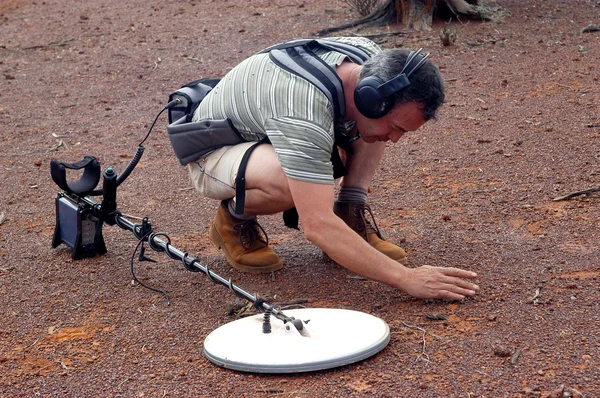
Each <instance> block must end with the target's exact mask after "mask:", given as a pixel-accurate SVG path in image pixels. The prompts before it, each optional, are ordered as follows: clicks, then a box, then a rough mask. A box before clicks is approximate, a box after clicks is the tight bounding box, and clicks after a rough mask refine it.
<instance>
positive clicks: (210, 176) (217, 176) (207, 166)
mask: <svg viewBox="0 0 600 398" xmlns="http://www.w3.org/2000/svg"><path fill="white" fill-rule="evenodd" d="M255 144H256V142H244V143H241V144H238V145H233V146H225V147H223V148H219V149H217V150H216V151H214V152H211V153H210V154H208V155H206V156H204V157H203V158H200V159H198V160H196V161H195V162H191V163H188V165H187V167H188V170H189V172H190V178H191V179H192V184H193V185H194V188H196V190H197V191H198V192H200V194H202V195H203V196H206V197H207V198H211V199H217V200H225V199H229V198H233V197H234V196H235V178H236V177H237V173H238V169H239V168H240V163H241V162H242V157H243V156H244V154H245V153H246V151H247V150H248V148H250V147H251V146H252V145H255Z"/></svg>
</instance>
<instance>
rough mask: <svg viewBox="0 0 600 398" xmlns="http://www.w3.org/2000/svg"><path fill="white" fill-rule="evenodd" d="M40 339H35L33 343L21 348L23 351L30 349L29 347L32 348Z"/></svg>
mask: <svg viewBox="0 0 600 398" xmlns="http://www.w3.org/2000/svg"><path fill="white" fill-rule="evenodd" d="M40 339H41V337H38V338H37V339H35V341H34V342H33V343H31V344H29V345H28V346H27V347H25V348H23V351H25V350H28V349H30V348H31V347H33V346H34V345H36V344H37V342H38V341H40Z"/></svg>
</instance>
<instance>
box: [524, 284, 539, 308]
mask: <svg viewBox="0 0 600 398" xmlns="http://www.w3.org/2000/svg"><path fill="white" fill-rule="evenodd" d="M539 297H540V288H539V287H538V288H537V289H535V293H534V294H533V297H532V298H530V299H529V300H527V302H528V303H530V304H533V305H536V304H539V303H540V302H539V300H538V298H539Z"/></svg>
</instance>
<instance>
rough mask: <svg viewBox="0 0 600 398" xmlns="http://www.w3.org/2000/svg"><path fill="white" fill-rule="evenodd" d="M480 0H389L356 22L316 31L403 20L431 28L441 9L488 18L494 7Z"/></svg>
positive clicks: (409, 25)
mask: <svg viewBox="0 0 600 398" xmlns="http://www.w3.org/2000/svg"><path fill="white" fill-rule="evenodd" d="M478 2H479V0H388V1H386V2H385V3H384V4H382V5H381V6H380V7H379V8H378V9H376V10H375V11H373V12H372V13H371V14H369V15H367V16H366V17H364V18H361V19H359V20H357V21H354V22H350V23H347V24H344V25H341V26H336V27H333V28H327V29H323V30H320V31H318V32H317V35H319V36H322V35H325V34H328V33H331V32H337V31H340V30H344V29H348V28H354V27H356V26H359V25H365V24H366V25H369V26H385V25H389V24H390V23H394V22H395V23H400V24H402V25H403V26H404V27H406V28H409V29H414V30H417V31H424V30H431V25H432V22H433V17H434V14H435V13H436V12H437V11H439V10H444V11H446V12H449V13H450V14H451V15H454V16H456V17H460V16H464V17H467V18H473V19H489V17H490V12H491V10H490V9H489V8H486V7H484V6H478V5H477V4H478Z"/></svg>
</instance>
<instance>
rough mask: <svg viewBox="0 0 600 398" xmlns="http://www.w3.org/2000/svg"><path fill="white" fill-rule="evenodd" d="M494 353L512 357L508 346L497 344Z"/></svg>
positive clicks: (501, 356) (499, 355) (503, 356)
mask: <svg viewBox="0 0 600 398" xmlns="http://www.w3.org/2000/svg"><path fill="white" fill-rule="evenodd" d="M494 355H495V356H497V357H500V358H506V357H510V356H511V355H512V352H511V351H510V350H509V349H508V348H506V347H502V346H497V347H494Z"/></svg>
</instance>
